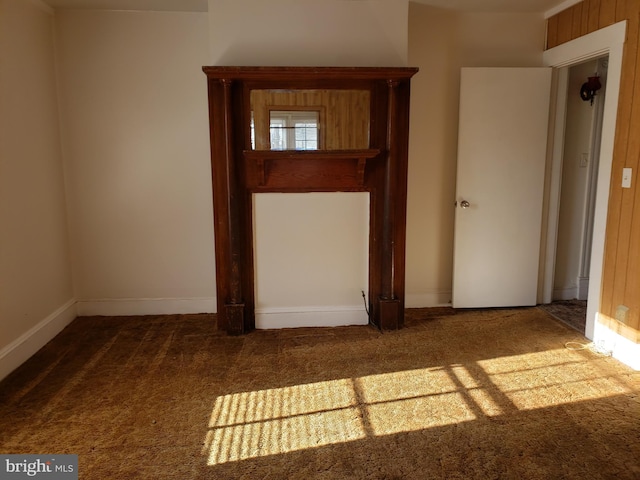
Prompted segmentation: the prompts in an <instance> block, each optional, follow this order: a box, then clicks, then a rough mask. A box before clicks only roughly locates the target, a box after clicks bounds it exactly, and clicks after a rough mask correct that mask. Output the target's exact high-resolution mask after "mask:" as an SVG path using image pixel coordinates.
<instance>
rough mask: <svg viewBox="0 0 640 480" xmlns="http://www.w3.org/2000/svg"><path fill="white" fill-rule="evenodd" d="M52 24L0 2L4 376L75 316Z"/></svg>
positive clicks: (39, 11)
mask: <svg viewBox="0 0 640 480" xmlns="http://www.w3.org/2000/svg"><path fill="white" fill-rule="evenodd" d="M52 25H53V16H52V13H51V11H49V10H48V9H47V8H43V6H41V5H39V4H38V2H32V1H25V0H0V85H1V88H0V223H1V225H2V227H1V228H0V378H2V377H4V376H5V375H6V374H8V373H9V372H10V371H11V370H13V369H14V368H15V367H17V366H18V365H19V364H20V363H22V362H23V361H24V360H26V359H27V358H28V357H29V356H30V355H31V354H33V353H34V352H35V351H37V350H38V349H39V348H40V347H41V346H42V345H44V343H46V342H47V341H48V340H49V339H50V338H51V337H52V336H54V335H55V334H56V333H58V331H60V329H62V328H63V327H64V326H65V325H66V324H67V323H68V322H69V321H71V320H72V319H73V318H74V316H75V310H74V308H75V307H74V302H73V289H72V283H71V269H70V265H69V246H68V236H67V219H66V215H65V197H64V182H63V173H62V160H61V153H60V142H59V124H58V105H57V99H56V82H55V69H54V43H53V31H52Z"/></svg>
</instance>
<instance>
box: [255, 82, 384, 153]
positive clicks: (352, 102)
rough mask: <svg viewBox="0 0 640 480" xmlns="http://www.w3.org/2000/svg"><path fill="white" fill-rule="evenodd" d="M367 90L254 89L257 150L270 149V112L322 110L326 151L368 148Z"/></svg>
mask: <svg viewBox="0 0 640 480" xmlns="http://www.w3.org/2000/svg"><path fill="white" fill-rule="evenodd" d="M370 102H371V99H370V95H369V91H368V90H322V89H321V90H286V91H285V90H252V91H251V110H252V111H253V121H254V124H255V135H256V149H257V150H268V149H269V148H270V145H271V141H270V139H269V110H274V109H275V110H295V109H302V110H304V109H308V110H314V109H315V108H318V109H321V118H320V129H321V138H322V141H321V144H320V148H321V149H323V150H351V149H366V148H369V117H370V115H369V106H370V105H369V104H370Z"/></svg>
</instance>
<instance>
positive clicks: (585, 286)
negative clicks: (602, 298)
mask: <svg viewBox="0 0 640 480" xmlns="http://www.w3.org/2000/svg"><path fill="white" fill-rule="evenodd" d="M588 296H589V277H578V287H577V288H576V298H577V299H578V300H587V297H588Z"/></svg>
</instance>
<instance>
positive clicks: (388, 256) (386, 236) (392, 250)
mask: <svg viewBox="0 0 640 480" xmlns="http://www.w3.org/2000/svg"><path fill="white" fill-rule="evenodd" d="M399 86H400V82H399V81H398V80H396V79H389V80H387V92H388V93H387V122H386V123H387V132H386V152H387V154H386V158H385V169H384V195H383V221H382V259H381V262H382V264H381V292H380V296H379V298H378V302H379V305H378V309H377V310H378V311H379V319H378V322H379V323H378V325H379V327H380V329H382V330H396V329H399V328H402V325H403V323H404V298H398V296H397V293H396V285H397V283H398V282H397V279H396V273H397V271H398V270H399V271H400V272H402V275H403V276H404V238H397V237H398V235H397V229H396V222H397V219H399V220H400V221H401V223H402V225H403V227H404V224H405V219H406V208H404V206H405V205H406V168H404V169H403V168H402V166H403V163H404V164H405V165H406V159H405V161H404V162H403V161H402V157H401V155H402V152H405V153H406V147H405V148H404V149H403V138H402V136H401V135H400V134H399V132H398V128H399V127H402V125H404V124H403V119H402V112H401V111H400V110H399V107H398V104H399V102H400V100H399V98H398V97H399V95H400V93H399ZM407 126H408V125H407ZM400 172H404V176H405V178H402V175H400ZM403 230H404V228H403ZM398 242H400V243H398ZM398 256H400V257H401V258H402V259H403V260H402V268H400V269H397V268H396V262H397V257H398ZM400 283H401V284H402V289H401V290H402V292H403V296H404V279H402V280H401V282H400Z"/></svg>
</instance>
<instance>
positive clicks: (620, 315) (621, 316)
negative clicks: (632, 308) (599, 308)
mask: <svg viewBox="0 0 640 480" xmlns="http://www.w3.org/2000/svg"><path fill="white" fill-rule="evenodd" d="M627 313H629V307H626V306H624V305H618V306H617V307H616V320H617V321H619V322H620V323H624V324H625V325H626V324H627Z"/></svg>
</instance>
